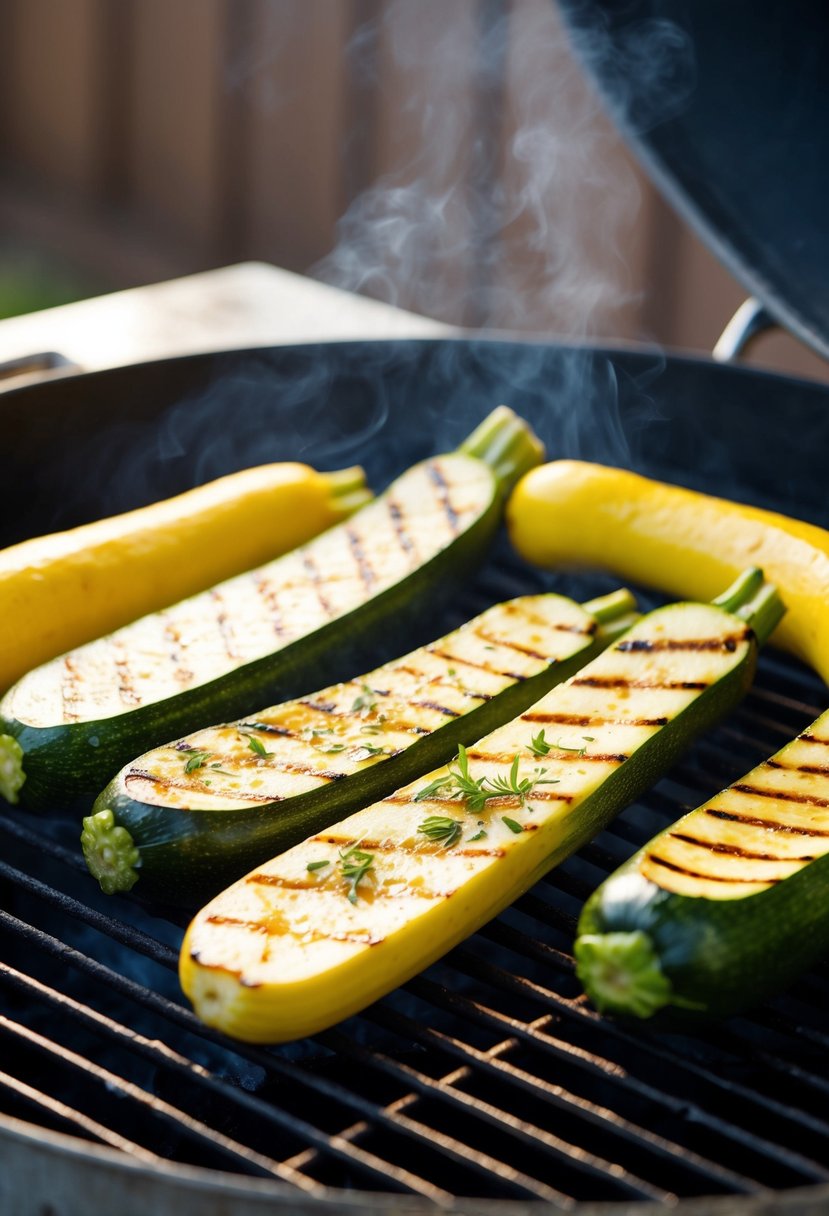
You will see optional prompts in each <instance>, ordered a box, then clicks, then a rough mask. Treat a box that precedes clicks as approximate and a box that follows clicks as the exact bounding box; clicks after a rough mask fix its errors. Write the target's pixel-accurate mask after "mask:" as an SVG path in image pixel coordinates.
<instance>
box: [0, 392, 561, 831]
mask: <svg viewBox="0 0 829 1216" xmlns="http://www.w3.org/2000/svg"><path fill="white" fill-rule="evenodd" d="M542 451H543V449H542V446H541V444H540V443H539V441H538V440H537V439H536V437H535V436H534V434H533V433H532V431H531V430H530V428H529V427H528V426H527V425H526V423H524V422H523V421H522V420H521V419H520V418H518V417H516V415H515V414H514V413H513V412H512V411H511V410H508V409H506V407H503V406H502V407H500V408H499V409H497V410H495V411H494V412H493V413H492V414H491V415H490V416H489V417H488V418H487V419H485V420H484V422H482V423H481V425H480V426H479V427H478V428H477V429H476V430H475V431H474V432H473V433H472V434H471V435H470V436H469V438H468V439H467V440H466V441H465V442H464V443H462V444H461V446H460V448H459V449H458V450H457V451H456V452H453V453H450V454H449V455H445V456H436V457H433V458H432V459H431V460H426V461H423V462H422V463H420V464H418V465H415V466H414V467H413V468H411V469H409V470H408V471H407V472H406V473H404V474H403V475H402V476H401V477H400V478H398V479H397V481H395V482H394V483H393V484H392V485H391V486H390V488H389V489H388V490H387V491H386V492H385V493H384V494H383V495H382V496H381V497H379V498H378V499H376V500H375V501H374V502H372V503H370V504H369V505H368V506H366V507H363V508H362V509H361V510H360V511H358V512H357V513H356V514H355V515H353V516H352V517H351V518H350V519H349V520H348V521H346V522H344V523H341V524H338V525H336V526H335V527H333V528H330V529H329V530H328V531H327V532H324V533H322V535H320V536H318V537H316V538H315V539H314V540H312V541H310V542H309V543H308V544H306V545H303V546H302V547H301V548H299V549H295V550H293V551H292V552H291V553H289V554H286V555H285V556H283V557H280V558H277V559H276V560H275V561H273V562H270V563H268V564H267V565H265V566H260V567H259V568H258V569H256V570H252V571H250V572H248V573H246V574H243V575H239V576H237V577H235V578H233V579H230V580H229V581H227V582H224V583H220V584H219V585H218V586H216V587H213V588H212V589H211V590H209V591H206V592H203V593H202V594H200V595H197V596H194V597H192V598H191V599H187V600H183V601H182V602H181V603H179V604H176V605H174V606H173V607H171V608H168V609H165V610H163V611H160V612H156V613H153V614H151V615H149V616H145V617H142V618H141V619H140V620H138V621H135V622H134V623H133V624H131V625H128V626H126V627H125V628H123V629H120V630H118V631H117V632H116V633H113V634H110V635H109V636H108V637H105V638H102V639H100V640H98V641H96V642H91V643H89V644H87V645H85V646H82V647H80V648H79V649H76V650H72V651H70V652H69V653H68V654H65V655H63V656H62V657H60V658H58V659H55V660H53V661H51V662H49V663H46V664H44V665H43V666H41V667H38V668H36V669H35V670H34V671H32V672H30V673H29V674H28V675H26V676H24V677H23V679H22V680H20V681H19V682H18V683H17V684H16V685H14V687H13V688H12V689H10V691H9V692H8V693H7V695H6V696H5V697H4V699H3V701H2V702H0V782H2V784H0V793H2V794H3V796H4V797H6V798H7V799H8V800H9V801H17V800H19V801H20V802H21V803H23V804H24V805H26V806H29V807H33V808H37V807H41V806H44V805H46V804H49V803H54V802H56V801H57V802H63V803H65V802H67V801H70V800H73V799H75V798H79V797H80V796H82V795H85V794H91V795H92V796H94V795H95V794H97V793H98V791H99V790H100V789H101V787H102V786H103V785H105V784H106V782H107V781H108V780H109V779H110V778H111V777H112V776H113V774H114V773H116V772H117V771H118V769H119V768H121V766H122V765H123V764H125V763H126V762H127V761H128V760H130V759H131V758H132V757H134V756H135V755H137V754H138V753H140V752H143V751H146V750H147V749H149V748H151V747H155V746H157V745H158V744H161V743H164V742H165V741H167V740H169V739H173V738H176V737H177V736H179V735H182V734H185V733H187V732H189V731H192V730H197V729H198V728H199V727H202V726H208V725H210V724H211V723H213V722H217V721H222V720H226V719H228V718H235V717H240V716H242V715H243V714H246V713H250V712H253V711H255V710H256V709H257V708H258V707H259V706H261V705H263V704H268V703H269V702H275V701H278V700H282V699H283V698H285V697H288V696H297V695H300V694H301V693H303V692H306V691H307V690H308V689H310V688H313V687H315V686H316V683H317V681H318V678H319V672H320V671H326V672H327V673H330V676H331V678H333V679H345V678H348V677H349V676H351V675H353V673H354V672H355V671H364V670H366V668H367V667H368V666H371V665H372V664H373V663H376V662H377V661H379V660H380V659H383V658H387V657H388V655H389V653H393V650H390V648H391V647H392V646H393V640H392V637H393V633H394V630H395V629H398V630H399V629H400V628H402V627H405V625H406V624H411V623H412V621H413V619H414V614H415V613H417V612H418V611H421V612H422V609H423V608H424V606H425V605H427V604H431V603H432V602H433V601H434V600H435V599H436V598H437V597H439V596H440V594H441V593H442V592H445V591H446V590H448V589H451V588H452V587H453V586H454V585H455V584H456V583H457V581H458V580H459V579H463V578H465V577H468V575H469V573H470V572H471V570H472V569H474V568H475V566H476V565H477V564H478V563H479V562H480V561H481V559H482V558H483V556H484V553H485V551H486V548H487V546H488V543H489V540H490V538H491V536H492V534H493V532H494V530H495V528H496V526H497V524H498V521H499V519H500V517H501V510H502V502H503V498H504V495H505V493H506V492H507V491H508V490H509V488H510V486H511V485H512V484H513V482H514V481H515V479H516V478H517V477H518V476H519V475H520V474H521V473H522V472H523V471H525V470H527V469H529V468H531V467H532V466H533V465H535V464H537V463H538V461H539V459H540V458H541V454H542Z"/></svg>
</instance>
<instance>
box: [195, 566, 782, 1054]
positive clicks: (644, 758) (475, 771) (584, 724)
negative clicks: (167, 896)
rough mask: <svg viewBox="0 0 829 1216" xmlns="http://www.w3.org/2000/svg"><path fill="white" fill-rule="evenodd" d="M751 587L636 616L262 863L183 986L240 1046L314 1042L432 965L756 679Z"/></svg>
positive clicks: (760, 594) (762, 609) (228, 897)
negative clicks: (414, 769) (425, 762)
mask: <svg viewBox="0 0 829 1216" xmlns="http://www.w3.org/2000/svg"><path fill="white" fill-rule="evenodd" d="M757 577H758V576H757V575H756V574H754V573H752V574H751V575H749V576H747V577H746V578H745V579H742V580H741V583H740V586H739V587H738V588H737V589H736V590H735V592H734V594H733V596H731V597H730V598H729V599H728V600H727V602H728V603H729V605H730V607H731V608H732V609H736V610H737V612H738V613H739V615H736V616H735V615H733V613H732V612H727V611H725V610H724V609H723V608H721V607H717V606H712V605H703V604H679V605H671V606H669V607H667V608H661V609H658V610H657V611H655V612H653V613H651V614H649V615H648V616H647V617H645V618H643V619H642V620H641V621H640V622H639V623H638V624H636V625H635V626H634V627H633V628H632V629H631V630H630V631H629V632H628V633H627V634H625V635H624V636H623V637H622V639H621V640H619V641H616V642H615V643H614V644H613V645H612V646H611V647H610V648H609V649H608V650H606V651H605V652H604V653H603V654H602V655H600V656H599V657H598V658H596V659H594V660H593V661H592V663H590V664H589V665H588V666H587V667H585V668H584V669H583V670H582V672H581V673H580V674H579V675H576V676H573V677H572V678H571V679H570V680H568V681H567V682H566V683H565V684H561V685H559V686H558V687H557V688H555V689H553V690H552V692H550V693H548V694H547V695H546V696H545V697H544V698H542V699H541V700H540V701H539V702H537V703H536V704H535V705H534V706H533V707H532V708H531V709H529V710H526V711H525V712H524V713H522V714H521V716H520V717H519V718H517V719H516V720H514V721H513V722H511V723H510V724H509V725H507V726H503V727H501V728H499V729H498V730H496V731H494V732H493V733H491V734H489V735H488V736H486V737H485V738H484V739H483V740H481V741H480V742H479V743H478V744H476V745H475V747H474V748H470V749H469V750H468V751H467V750H465V749H463V748H460V749H459V752H458V758H457V760H456V761H455V762H454V763H453V764H450V765H449V766H446V767H443V768H440V769H438V770H437V772H433V773H431V774H430V775H429V777H428V778H426V779H424V780H421V781H418V782H414V783H412V784H410V785H407V786H405V787H403V788H402V789H400V790H399V791H397V792H396V793H394V794H392V795H390V796H389V797H387V798H385V799H384V800H383V801H381V802H377V803H375V804H374V805H372V806H370V807H368V808H367V809H366V810H363V811H358V812H357V813H356V814H354V815H352V816H351V817H350V818H348V819H346V820H345V821H344V822H341V823H339V824H337V825H336V826H335V827H332V828H330V829H328V830H327V831H324V832H322V833H319V834H317V835H315V836H313V837H311V838H310V839H309V840H306V841H304V842H303V843H302V844H300V845H297V846H296V847H294V848H293V849H290V850H289V851H288V852H287V853H285V854H283V855H282V856H280V857H277V858H275V859H274V860H272V861H270V862H268V863H266V864H265V865H262V866H260V867H259V868H258V869H256V870H254V871H253V872H252V873H250V874H248V875H247V876H246V877H245V878H244V879H242V880H240V881H239V882H237V883H236V884H234V885H233V886H232V887H230V888H229V889H228V890H227V891H225V892H223V893H222V894H221V895H219V896H217V897H216V899H214V900H213V901H212V902H211V903H209V904H208V905H207V907H206V908H204V909H203V910H202V911H201V912H200V913H199V914H198V916H197V917H196V918H195V920H194V921H193V922H192V924H191V925H190V927H189V929H188V931H187V934H186V936H185V940H184V943H183V946H182V951H181V956H180V977H181V982H182V986H183V988H184V991H185V993H186V994H187V996H188V997H189V999H190V1000H191V1001H192V1003H193V1005H194V1007H195V1009H196V1012H197V1013H198V1015H199V1016H200V1017H201V1018H202V1019H203V1020H204V1021H205V1022H207V1023H208V1024H209V1025H211V1026H216V1027H218V1028H219V1029H221V1030H224V1031H226V1032H227V1033H228V1034H230V1035H233V1036H235V1037H237V1038H240V1039H245V1040H249V1041H252V1042H278V1041H284V1040H288V1039H294V1038H299V1037H301V1036H304V1035H308V1034H311V1033H314V1032H315V1031H318V1030H320V1029H322V1028H324V1027H326V1026H329V1025H331V1024H332V1023H334V1022H336V1021H338V1020H339V1019H341V1018H344V1017H347V1016H348V1015H350V1014H352V1013H355V1012H356V1011H357V1010H359V1009H361V1008H363V1007H364V1006H366V1005H367V1004H369V1003H370V1002H371V1001H373V1000H375V999H376V998H378V997H380V996H381V995H383V993H385V992H388V991H389V989H391V988H392V987H394V986H395V985H396V984H399V983H401V982H402V981H404V980H406V979H408V978H409V977H410V976H412V975H414V974H415V973H416V972H417V971H419V970H421V969H422V968H423V967H425V966H427V965H428V964H429V963H431V962H433V961H434V960H435V959H436V958H438V957H439V956H440V955H442V954H444V953H445V952H446V951H447V950H449V949H450V948H451V947H453V946H454V945H456V944H457V943H458V942H460V941H461V940H462V939H463V938H465V937H466V936H467V935H468V934H469V933H471V932H473V931H474V930H475V929H476V928H478V927H479V926H480V925H482V924H483V923H484V922H485V921H487V920H489V919H490V917H492V916H494V915H495V914H496V913H497V912H499V911H500V910H501V909H502V908H504V907H505V906H506V905H507V904H508V903H510V901H512V900H513V899H515V898H516V897H517V896H518V895H520V894H521V893H522V892H523V891H525V890H526V889H527V888H528V887H529V886H530V885H531V884H532V883H533V882H534V881H535V880H536V879H537V878H538V877H540V876H541V875H542V874H544V873H545V872H546V871H547V870H548V869H550V868H551V867H552V866H553V865H555V864H556V863H557V862H558V861H560V860H561V859H563V858H564V857H566V856H567V855H569V854H570V853H571V852H572V851H573V850H575V849H577V848H578V847H579V846H580V845H581V844H583V843H584V842H585V841H586V840H588V839H589V838H590V837H591V836H593V835H594V834H595V833H596V832H597V831H599V830H600V829H601V828H602V827H603V826H604V825H605V824H606V823H607V822H608V820H609V819H610V818H612V816H613V815H615V814H616V812H617V811H618V810H620V809H621V808H622V807H623V806H624V805H626V804H627V803H628V802H629V801H630V800H631V799H632V798H633V797H635V796H636V794H637V793H638V792H639V791H640V790H642V789H643V788H645V787H646V786H648V785H649V784H651V783H652V782H653V781H654V780H655V779H656V778H657V777H658V776H659V775H660V774H661V773H662V772H663V771H664V769H665V768H666V767H667V766H668V765H669V764H670V763H671V762H672V761H673V760H674V758H675V757H676V755H677V754H678V753H679V752H680V751H681V750H682V748H683V747H685V746H686V745H687V743H688V742H689V741H690V739H691V738H692V737H693V736H694V735H696V733H697V732H698V731H700V730H702V729H704V728H705V727H706V726H709V725H710V724H711V723H712V722H713V721H714V720H715V719H716V718H718V717H719V716H720V715H721V714H723V713H725V712H727V711H728V710H729V709H730V708H731V707H732V705H734V703H735V702H736V701H737V699H738V698H739V697H740V696H741V695H742V693H743V692H744V690H745V688H746V686H747V685H748V683H749V681H750V680H751V677H752V673H753V669H754V660H755V650H756V644H755V640H756V639H755V632H753V631H752V628H751V627H749V624H747V621H750V622H751V624H752V625H753V628H754V630H755V631H756V635H757V636H758V637H759V638H760V639H762V638H765V636H766V635H767V633H768V632H769V630H770V629H771V628H772V627H773V625H775V624H776V623H777V620H778V619H779V615H780V604H779V600H778V599H777V597H776V594H775V593H774V591H773V589H772V588H769V587H768V585H763V586H762V587H761V588H760V590H759V591H758V590H757Z"/></svg>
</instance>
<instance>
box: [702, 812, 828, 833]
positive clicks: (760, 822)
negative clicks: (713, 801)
mask: <svg viewBox="0 0 829 1216" xmlns="http://www.w3.org/2000/svg"><path fill="white" fill-rule="evenodd" d="M705 814H706V815H710V816H711V817H712V819H728V820H729V821H730V822H732V823H747V824H750V825H751V827H755V828H769V830H770V831H772V832H788V834H789V835H790V836H821V837H827V836H829V831H824V830H823V829H822V828H805V827H801V826H799V825H797V824H793V823H781V822H780V821H779V820H777V819H762V818H760V816H759V815H741V814H739V812H737V811H720V810H717V808H716V807H706V808H705Z"/></svg>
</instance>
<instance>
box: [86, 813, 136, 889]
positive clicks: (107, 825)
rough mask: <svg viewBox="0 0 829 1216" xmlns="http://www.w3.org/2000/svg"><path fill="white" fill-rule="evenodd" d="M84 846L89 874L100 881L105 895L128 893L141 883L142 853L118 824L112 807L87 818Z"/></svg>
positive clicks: (124, 829) (125, 830)
mask: <svg viewBox="0 0 829 1216" xmlns="http://www.w3.org/2000/svg"><path fill="white" fill-rule="evenodd" d="M81 847H82V848H83V855H84V857H85V858H86V864H87V865H88V866H89V870H90V873H91V874H92V875H93V876H94V877H95V878H97V879H98V882H99V883H100V885H101V890H102V891H103V893H104V895H114V894H115V893H116V891H129V890H130V888H131V887H134V886H135V884H136V883H137V882H138V869H137V867H138V866H139V865H140V864H141V854H140V853H139V851H138V849H137V848H136V846H135V842H134V841H133V838H132V836H130V834H129V832H128V831H127V829H126V828H125V827H123V826H122V825H121V824H116V822H115V816H114V815H113V813H112V811H111V810H110V809H109V807H107V808H105V809H104V810H103V811H96V813H95V814H94V815H87V816H86V818H85V819H84V821H83V831H82V832H81Z"/></svg>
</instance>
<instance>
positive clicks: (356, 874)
mask: <svg viewBox="0 0 829 1216" xmlns="http://www.w3.org/2000/svg"><path fill="white" fill-rule="evenodd" d="M340 868H341V869H342V873H343V878H345V879H347V880H348V882H349V884H350V885H349V888H348V891H347V898H348V902H349V903H352V904H356V902H357V886H358V884H359V883H360V881H361V880H362V879H363V878H365V876H366V874H368V872H369V870H371V869H373V868H374V855H373V854H372V853H365V852H363V850H362V849H361V848H360V846H359V842H358V843H357V844H355V845H353V846H352V847H351V848H350V849H348V850H347V851H346V852H345V853H343V852H342V850H340Z"/></svg>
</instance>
